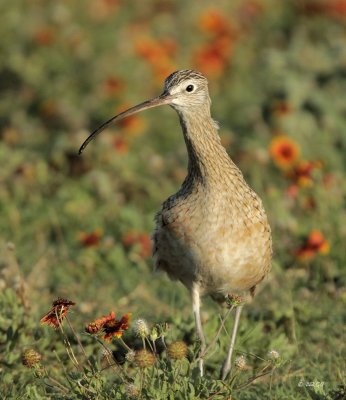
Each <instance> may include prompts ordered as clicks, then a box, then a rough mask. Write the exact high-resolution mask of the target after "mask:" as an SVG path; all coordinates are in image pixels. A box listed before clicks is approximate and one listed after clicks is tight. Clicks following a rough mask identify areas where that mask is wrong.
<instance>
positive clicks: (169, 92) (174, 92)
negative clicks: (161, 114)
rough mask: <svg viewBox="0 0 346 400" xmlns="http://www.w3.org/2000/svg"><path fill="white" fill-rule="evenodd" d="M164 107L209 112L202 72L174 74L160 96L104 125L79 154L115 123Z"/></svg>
mask: <svg viewBox="0 0 346 400" xmlns="http://www.w3.org/2000/svg"><path fill="white" fill-rule="evenodd" d="M162 105H170V106H171V107H173V108H174V109H175V110H177V111H178V112H180V113H184V112H195V111H199V112H209V108H210V97H209V92H208V81H207V79H206V78H205V77H204V76H203V75H202V74H201V73H200V72H197V71H193V70H188V69H185V70H181V71H176V72H173V73H172V74H171V75H169V77H168V78H167V79H166V80H165V84H164V90H163V93H162V94H161V95H160V96H158V97H155V98H153V99H151V100H147V101H145V102H143V103H140V104H138V105H137V106H134V107H131V108H129V109H128V110H126V111H123V112H122V113H120V114H118V115H116V116H114V117H112V118H111V119H109V120H108V121H106V122H105V123H103V124H102V125H101V126H100V127H99V128H97V129H95V130H94V132H92V133H91V134H90V135H89V137H88V138H87V139H86V140H85V142H84V143H83V144H82V146H81V148H80V149H79V154H81V153H82V152H83V150H84V149H85V147H86V146H87V145H88V144H89V142H91V140H93V139H94V138H95V137H96V136H97V135H98V134H99V133H101V132H102V131H103V130H104V129H106V128H107V127H108V126H109V125H110V124H112V123H113V122H116V121H119V120H121V119H123V118H126V117H129V116H130V115H133V114H136V113H138V112H140V111H144V110H147V109H149V108H153V107H158V106H162Z"/></svg>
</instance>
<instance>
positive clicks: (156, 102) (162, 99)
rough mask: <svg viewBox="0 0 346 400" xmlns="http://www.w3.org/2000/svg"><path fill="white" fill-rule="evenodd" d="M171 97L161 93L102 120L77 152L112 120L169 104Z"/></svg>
mask: <svg viewBox="0 0 346 400" xmlns="http://www.w3.org/2000/svg"><path fill="white" fill-rule="evenodd" d="M172 99H173V96H171V95H170V94H168V93H163V94H161V95H160V96H158V97H155V98H154V99H151V100H147V101H144V102H143V103H140V104H138V105H136V106H134V107H131V108H129V109H128V110H126V111H123V112H122V113H120V114H118V115H116V116H114V117H112V118H111V119H109V120H108V121H106V122H104V123H103V124H102V125H101V126H99V127H98V128H97V129H95V130H94V131H93V132H92V133H91V134H90V135H89V136H88V138H87V139H86V140H85V141H84V143H83V144H82V146H81V147H80V149H79V151H78V154H82V152H83V151H84V149H85V148H86V147H87V145H88V144H89V143H90V142H91V141H92V140H93V139H95V137H96V136H97V135H98V134H99V133H101V132H102V131H103V130H105V129H106V128H107V127H108V126H109V125H111V124H112V123H113V122H116V121H119V120H121V119H123V118H126V117H129V116H130V115H133V114H136V113H138V112H140V111H144V110H147V109H148V108H153V107H157V106H162V105H164V104H170V103H171V100H172Z"/></svg>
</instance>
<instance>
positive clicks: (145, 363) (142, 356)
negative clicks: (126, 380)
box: [135, 349, 156, 368]
mask: <svg viewBox="0 0 346 400" xmlns="http://www.w3.org/2000/svg"><path fill="white" fill-rule="evenodd" d="M155 361H156V358H155V355H154V354H153V353H152V352H151V351H148V350H145V349H142V350H137V351H136V354H135V363H136V364H137V366H138V367H139V368H149V367H152V366H153V365H154V364H155Z"/></svg>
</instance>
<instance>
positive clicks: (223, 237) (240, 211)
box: [153, 193, 271, 293]
mask: <svg viewBox="0 0 346 400" xmlns="http://www.w3.org/2000/svg"><path fill="white" fill-rule="evenodd" d="M165 204H166V205H165ZM260 206H261V204H260ZM256 207H257V208H256ZM256 207H254V208H253V209H252V208H251V207H248V206H247V204H242V205H237V203H234V202H232V201H231V200H230V199H228V198H227V196H224V195H222V194H221V193H219V196H212V198H210V197H209V196H208V195H203V193H199V194H197V195H194V194H192V195H190V196H187V197H185V198H180V199H178V201H174V199H173V200H172V199H171V201H169V202H168V203H167V202H166V203H164V206H163V209H162V210H161V212H159V213H158V215H157V218H156V230H155V233H154V236H153V239H154V258H155V262H156V266H157V267H158V268H160V269H163V270H165V271H166V272H167V273H168V274H169V275H170V276H171V277H172V278H175V279H179V280H181V281H182V282H183V283H184V284H185V285H186V286H188V287H189V286H190V285H191V283H193V282H199V283H200V285H201V286H202V288H204V291H205V292H207V293H209V292H210V293H213V292H227V291H229V290H247V289H250V288H251V287H252V286H254V285H256V284H257V283H258V282H259V281H260V280H262V279H263V276H264V275H265V274H266V273H267V271H268V269H269V265H270V258H271V235H270V228H269V225H268V223H267V219H266V216H265V213H264V211H263V209H261V207H258V206H256Z"/></svg>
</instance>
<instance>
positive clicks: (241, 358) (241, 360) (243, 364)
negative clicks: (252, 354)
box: [234, 356, 246, 371]
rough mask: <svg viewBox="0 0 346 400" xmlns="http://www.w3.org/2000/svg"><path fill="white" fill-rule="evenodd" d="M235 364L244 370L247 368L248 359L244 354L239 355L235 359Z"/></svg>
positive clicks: (240, 369)
mask: <svg viewBox="0 0 346 400" xmlns="http://www.w3.org/2000/svg"><path fill="white" fill-rule="evenodd" d="M234 365H235V367H236V368H237V369H239V371H244V369H246V360H245V357H244V356H239V357H237V358H236V359H235V361H234Z"/></svg>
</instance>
